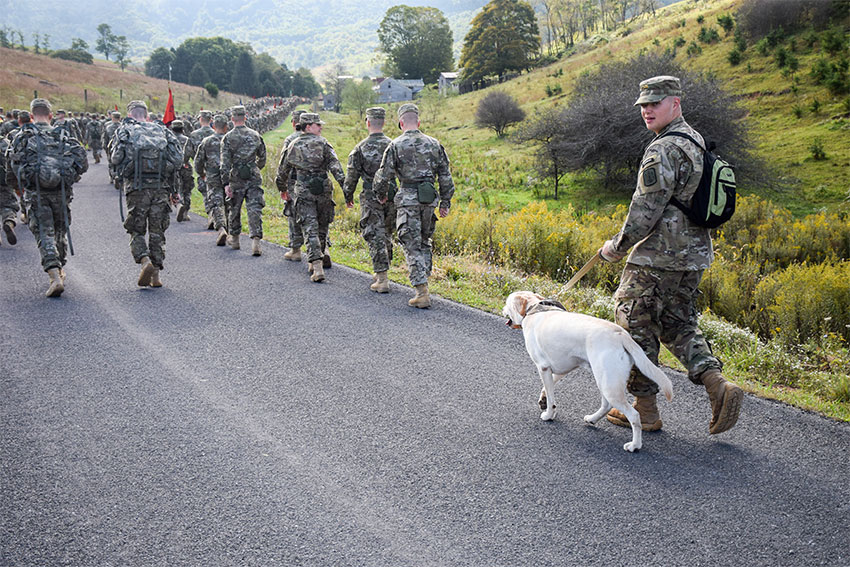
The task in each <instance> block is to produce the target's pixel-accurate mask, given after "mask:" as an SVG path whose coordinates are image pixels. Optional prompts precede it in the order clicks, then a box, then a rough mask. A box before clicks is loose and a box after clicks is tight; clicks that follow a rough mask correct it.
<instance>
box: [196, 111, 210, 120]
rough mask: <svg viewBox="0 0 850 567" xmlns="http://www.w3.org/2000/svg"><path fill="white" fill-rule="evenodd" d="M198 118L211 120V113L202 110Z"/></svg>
mask: <svg viewBox="0 0 850 567" xmlns="http://www.w3.org/2000/svg"><path fill="white" fill-rule="evenodd" d="M198 118H212V112H210V111H209V110H202V111H200V112H199V113H198Z"/></svg>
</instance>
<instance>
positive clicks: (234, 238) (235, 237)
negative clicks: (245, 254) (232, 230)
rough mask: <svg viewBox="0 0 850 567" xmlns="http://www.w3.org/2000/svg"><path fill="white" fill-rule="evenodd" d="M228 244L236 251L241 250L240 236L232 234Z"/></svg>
mask: <svg viewBox="0 0 850 567" xmlns="http://www.w3.org/2000/svg"><path fill="white" fill-rule="evenodd" d="M227 244H229V245H230V247H231V248H233V249H234V250H239V235H238V234H231V235H230V236H228V237H227Z"/></svg>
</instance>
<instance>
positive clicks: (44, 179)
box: [13, 124, 86, 190]
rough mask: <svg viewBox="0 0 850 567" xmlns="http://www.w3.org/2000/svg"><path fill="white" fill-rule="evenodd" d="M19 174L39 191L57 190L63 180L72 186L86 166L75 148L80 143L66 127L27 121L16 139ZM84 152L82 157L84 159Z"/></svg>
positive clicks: (78, 146)
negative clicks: (38, 124) (49, 126)
mask: <svg viewBox="0 0 850 567" xmlns="http://www.w3.org/2000/svg"><path fill="white" fill-rule="evenodd" d="M13 144H14V152H15V154H16V156H15V159H16V161H17V163H18V165H19V170H18V176H19V178H20V180H21V181H22V182H23V183H25V184H26V185H27V186H28V187H31V188H34V189H42V190H56V189H60V188H61V186H62V182H63V181H64V182H65V186H71V185H72V184H74V183H76V182H77V181H78V180H79V179H80V175H81V173H82V172H83V171H85V168H84V167H83V166H82V165H81V164H80V163H79V162H80V156H78V155H75V154H78V153H79V152H77V151H75V150H76V149H77V148H80V143H79V142H78V141H77V140H76V139H75V138H73V137H71V136H70V135H69V134H68V131H67V129H65V128H61V127H58V128H51V129H47V128H38V127H36V126H35V125H32V124H27V125H25V126H23V128H22V129H21V133H20V134H18V136H17V137H16V139H15V142H14V143H13ZM85 159H86V158H85V154H83V156H82V160H85Z"/></svg>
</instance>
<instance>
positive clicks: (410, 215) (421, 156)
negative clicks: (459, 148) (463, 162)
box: [375, 103, 455, 309]
mask: <svg viewBox="0 0 850 567" xmlns="http://www.w3.org/2000/svg"><path fill="white" fill-rule="evenodd" d="M398 119H399V127H400V128H401V129H402V130H403V131H404V132H403V133H402V135H401V136H399V137H398V138H396V139H394V140H393V141H392V142H391V143H390V145H389V146H387V149H386V151H385V152H384V157H383V160H382V161H381V167H380V169H379V170H378V172H377V173H376V174H375V180H376V183H375V184H376V186H377V191H376V196H377V198H378V202H380V203H385V202H386V201H387V197H388V193H389V190H390V187H391V186H392V185H393V184H394V182H395V180H396V179H398V181H399V183H400V185H401V188H400V189H399V190H398V193H397V194H396V196H395V199H394V201H395V204H396V207H397V210H398V212H397V213H396V227H397V228H398V239H399V241H400V242H401V245H402V247H403V248H404V255H405V257H406V259H407V266H408V273H409V275H410V283H411V284H412V285H413V286H414V287H415V288H416V296H415V297H413V299H411V300H410V301H408V304H409V305H410V306H411V307H417V308H419V309H426V308H428V307H431V296H430V294H429V292H428V278H429V277H430V275H431V267H432V254H431V237H432V236H433V235H434V222H435V221H436V217H435V216H434V210H435V209H436V208H437V205H438V204H439V213H440V217H445V216H447V215H448V214H449V207H451V201H452V196H453V195H454V192H455V186H454V182H453V181H452V174H451V172H450V171H449V157H448V155H446V150H445V149H444V148H443V146H442V145H441V144H440V142H439V141H437V140H436V139H434V138H432V137H430V136H426V135H425V134H423V133H422V132H420V131H419V125H420V123H419V107H417V106H416V105H415V104H409V103H408V104H402V105H401V106H400V107H399V109H398ZM436 181H439V184H440V191H439V193H438V192H437V190H436V187H435V182H436Z"/></svg>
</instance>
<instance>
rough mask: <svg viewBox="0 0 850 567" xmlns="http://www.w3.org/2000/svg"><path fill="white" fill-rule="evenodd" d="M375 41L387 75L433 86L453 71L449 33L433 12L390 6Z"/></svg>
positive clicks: (441, 17) (439, 14)
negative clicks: (445, 73)
mask: <svg viewBox="0 0 850 567" xmlns="http://www.w3.org/2000/svg"><path fill="white" fill-rule="evenodd" d="M378 41H379V42H380V50H381V51H383V52H384V53H385V54H386V56H387V60H386V64H385V65H384V72H385V73H386V74H387V75H390V76H393V77H398V78H401V79H422V80H423V81H425V83H434V82H436V81H437V78H438V77H439V76H440V73H442V72H443V71H451V70H452V69H454V57H453V55H452V31H451V29H450V28H449V22H448V20H447V19H446V17H445V15H443V12H441V11H440V10H438V9H437V8H426V7H418V6H417V7H411V6H393V7H392V8H390V9H389V10H387V13H386V15H384V19H383V20H381V23H380V25H379V26H378Z"/></svg>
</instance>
